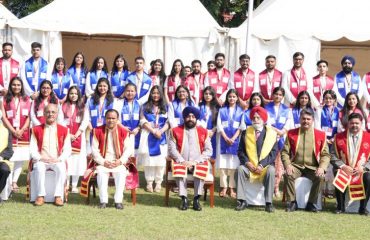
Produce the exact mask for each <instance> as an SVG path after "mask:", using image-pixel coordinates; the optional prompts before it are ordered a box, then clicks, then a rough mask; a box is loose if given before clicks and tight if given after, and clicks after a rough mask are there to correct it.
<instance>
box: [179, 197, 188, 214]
mask: <svg viewBox="0 0 370 240" xmlns="http://www.w3.org/2000/svg"><path fill="white" fill-rule="evenodd" d="M181 200H182V201H181V206H180V210H182V211H186V210H188V198H187V197H181Z"/></svg>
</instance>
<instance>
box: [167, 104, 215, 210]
mask: <svg viewBox="0 0 370 240" xmlns="http://www.w3.org/2000/svg"><path fill="white" fill-rule="evenodd" d="M182 116H183V118H184V124H183V125H180V126H178V127H175V128H172V129H171V131H170V138H169V142H168V155H169V157H171V158H172V159H173V160H174V161H173V162H172V176H173V177H174V178H176V181H177V185H178V187H179V195H180V197H181V200H182V203H181V205H180V210H187V209H188V198H187V175H188V172H190V173H192V174H193V176H194V201H193V209H194V210H195V211H201V210H202V207H201V205H200V203H199V198H200V196H201V195H202V194H203V193H202V191H203V186H204V180H205V179H206V177H207V174H208V172H209V171H208V170H209V164H208V159H209V158H210V157H211V156H212V144H211V140H210V138H209V137H208V131H207V129H204V128H202V127H199V126H197V120H198V119H199V116H200V111H199V110H198V109H197V108H196V107H193V106H188V107H186V108H184V110H183V112H182Z"/></svg>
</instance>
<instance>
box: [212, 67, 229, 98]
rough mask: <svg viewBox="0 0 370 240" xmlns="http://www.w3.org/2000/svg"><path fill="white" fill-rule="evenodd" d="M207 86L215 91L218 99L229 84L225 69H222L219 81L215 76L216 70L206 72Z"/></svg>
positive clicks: (227, 71) (216, 75)
mask: <svg viewBox="0 0 370 240" xmlns="http://www.w3.org/2000/svg"><path fill="white" fill-rule="evenodd" d="M207 74H208V84H209V86H211V87H213V89H214V90H216V94H217V97H220V96H221V95H222V94H223V93H224V92H225V91H226V90H227V87H228V84H229V78H230V72H229V70H227V69H226V68H223V69H222V74H221V79H219V77H218V74H217V69H214V70H211V71H208V73H207Z"/></svg>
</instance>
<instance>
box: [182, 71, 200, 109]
mask: <svg viewBox="0 0 370 240" xmlns="http://www.w3.org/2000/svg"><path fill="white" fill-rule="evenodd" d="M185 86H187V87H188V89H189V91H190V96H191V97H192V98H193V100H194V102H196V99H195V97H194V93H195V90H196V89H195V86H196V80H195V76H194V73H190V74H189V75H188V76H187V77H186V79H185ZM203 89H204V74H202V73H200V75H199V89H198V90H199V101H201V100H202V98H203Z"/></svg>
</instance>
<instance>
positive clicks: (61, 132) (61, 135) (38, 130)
mask: <svg viewBox="0 0 370 240" xmlns="http://www.w3.org/2000/svg"><path fill="white" fill-rule="evenodd" d="M44 129H45V124H42V125H39V126H36V127H33V128H32V132H33V134H34V135H35V137H36V140H37V147H38V150H39V152H40V153H41V149H42V143H43V140H44ZM67 135H68V128H66V127H64V126H62V125H59V124H57V136H56V137H57V138H58V140H57V143H58V146H57V151H58V156H60V155H61V154H62V151H63V146H64V140H65V139H66V137H67Z"/></svg>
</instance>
